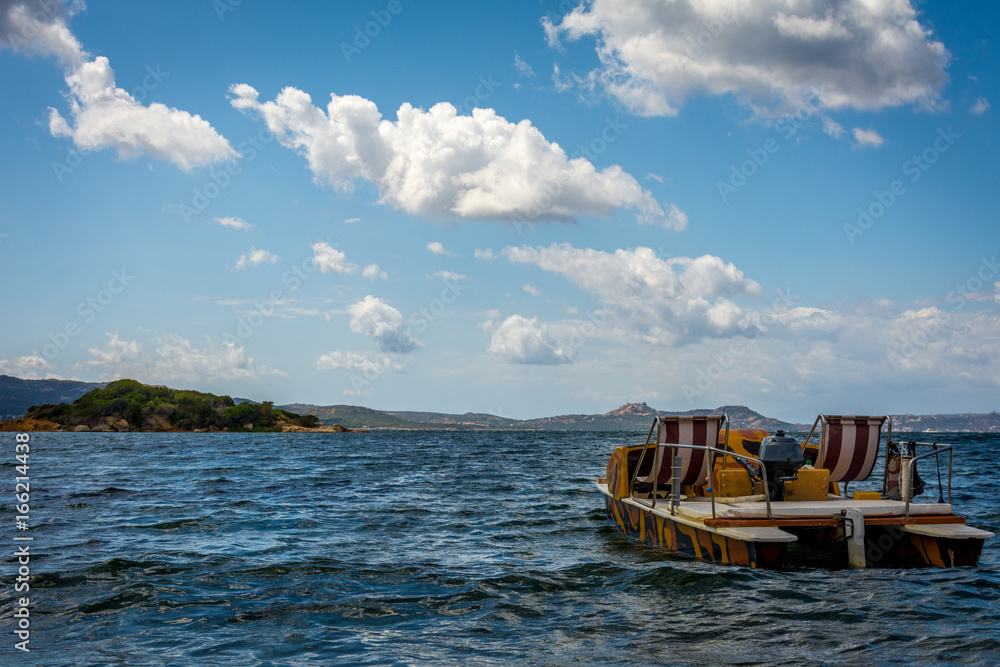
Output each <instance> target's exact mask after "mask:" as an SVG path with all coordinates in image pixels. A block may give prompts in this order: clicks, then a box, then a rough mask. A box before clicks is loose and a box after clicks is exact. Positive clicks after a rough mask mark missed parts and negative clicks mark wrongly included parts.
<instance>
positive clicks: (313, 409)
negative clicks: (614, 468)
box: [281, 403, 808, 431]
mask: <svg viewBox="0 0 1000 667" xmlns="http://www.w3.org/2000/svg"><path fill="white" fill-rule="evenodd" d="M281 407H282V408H284V409H285V410H289V411H291V412H297V413H300V414H314V415H316V416H317V417H318V418H319V419H320V421H322V422H324V423H326V424H343V425H344V426H347V427H351V428H414V429H416V428H424V429H426V428H457V429H498V430H503V429H521V430H541V431H547V430H569V431H618V430H624V431H641V430H644V429H648V428H649V426H650V424H652V423H653V418H654V417H656V416H657V415H667V414H681V415H709V414H719V413H722V412H724V413H726V414H728V415H729V418H730V420H732V424H733V427H734V428H763V429H767V430H769V431H773V430H775V429H779V428H783V429H788V430H801V429H803V428H808V426H804V425H802V424H790V423H788V422H783V421H781V420H778V419H771V418H769V417H764V416H762V415H760V414H759V413H757V412H754V411H753V410H751V409H749V408H746V407H743V406H733V405H728V406H723V407H721V408H716V409H714V410H710V409H700V410H689V411H687V412H664V411H662V410H661V411H658V410H654V409H653V408H651V407H649V406H648V405H646V404H645V403H626V404H625V405H623V406H621V407H620V408H617V409H615V410H612V411H611V412H606V413H604V414H601V415H584V414H572V415H559V416H556V417H543V418H540V419H510V418H509V417H498V416H496V415H490V414H482V413H474V412H466V413H465V414H460V415H459V414H448V413H441V412H406V411H392V412H383V411H381V410H372V409H371V408H361V407H356V406H352V405H328V406H318V405H310V404H307V403H292V404H289V405H283V406H281Z"/></svg>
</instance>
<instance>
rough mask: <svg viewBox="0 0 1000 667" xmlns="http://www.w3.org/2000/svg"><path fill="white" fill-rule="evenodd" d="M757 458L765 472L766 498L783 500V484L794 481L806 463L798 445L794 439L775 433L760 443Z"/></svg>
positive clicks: (781, 433)
mask: <svg viewBox="0 0 1000 667" xmlns="http://www.w3.org/2000/svg"><path fill="white" fill-rule="evenodd" d="M757 458H758V459H760V462H761V464H762V465H763V466H764V469H765V470H767V494H768V497H769V498H770V499H771V500H784V499H785V482H787V481H789V480H793V479H796V477H795V473H797V472H798V471H799V468H801V467H802V466H803V465H804V464H805V462H806V460H805V457H804V456H803V454H802V448H801V447H799V443H797V442H796V441H795V438H791V437H789V436H786V435H785V432H784V431H781V430H778V431H775V432H774V435H772V436H768V437H766V438H764V439H763V440H762V441H761V443H760V454H759V455H758V457H757Z"/></svg>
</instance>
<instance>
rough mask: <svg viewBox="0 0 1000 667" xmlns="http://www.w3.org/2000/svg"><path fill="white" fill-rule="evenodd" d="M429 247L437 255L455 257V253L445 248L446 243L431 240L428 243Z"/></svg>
mask: <svg viewBox="0 0 1000 667" xmlns="http://www.w3.org/2000/svg"><path fill="white" fill-rule="evenodd" d="M427 249H428V250H430V251H431V253H433V254H435V255H441V256H442V257H454V256H455V255H454V254H452V253H450V252H448V251H447V250H445V249H444V245H442V244H441V242H440V241H431V242H430V243H428V244H427Z"/></svg>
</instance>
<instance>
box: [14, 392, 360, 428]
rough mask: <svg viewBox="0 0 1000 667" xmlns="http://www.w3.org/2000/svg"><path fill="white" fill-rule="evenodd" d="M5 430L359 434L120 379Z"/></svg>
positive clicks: (269, 408) (258, 406) (261, 407)
mask: <svg viewBox="0 0 1000 667" xmlns="http://www.w3.org/2000/svg"><path fill="white" fill-rule="evenodd" d="M0 431H76V432H106V433H110V432H116V433H122V432H131V431H143V432H160V433H212V432H236V433H247V432H261V433H289V432H291V433H357V432H364V429H352V428H347V427H345V426H342V425H340V424H332V425H329V426H328V425H325V424H323V423H322V422H321V421H320V420H319V419H318V418H317V417H316V415H312V414H306V415H301V414H296V413H294V412H290V411H288V410H284V409H281V408H275V407H274V403H273V402H271V401H265V402H263V403H254V402H251V401H246V402H243V403H237V402H236V401H234V400H233V399H232V398H231V397H229V396H217V395H215V394H209V393H204V392H200V391H191V390H182V389H171V388H170V387H164V386H154V385H147V384H142V383H141V382H138V381H137V380H128V379H124V380H116V381H114V382H111V383H109V384H107V385H106V386H105V387H103V388H98V389H93V390H91V391H89V392H87V393H86V394H84V395H83V396H81V397H79V398H77V399H76V400H75V401H73V402H72V403H56V404H46V405H41V406H31V407H30V408H29V409H28V412H27V414H26V415H24V416H23V417H20V418H18V419H11V420H7V421H3V422H0Z"/></svg>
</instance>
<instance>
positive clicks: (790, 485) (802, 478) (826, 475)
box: [785, 468, 830, 501]
mask: <svg viewBox="0 0 1000 667" xmlns="http://www.w3.org/2000/svg"><path fill="white" fill-rule="evenodd" d="M795 476H796V477H797V478H798V479H794V480H789V481H787V482H785V500H795V501H799V500H826V499H827V490H828V488H829V486H830V471H829V470H827V469H825V468H799V471H798V472H797V473H795Z"/></svg>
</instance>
